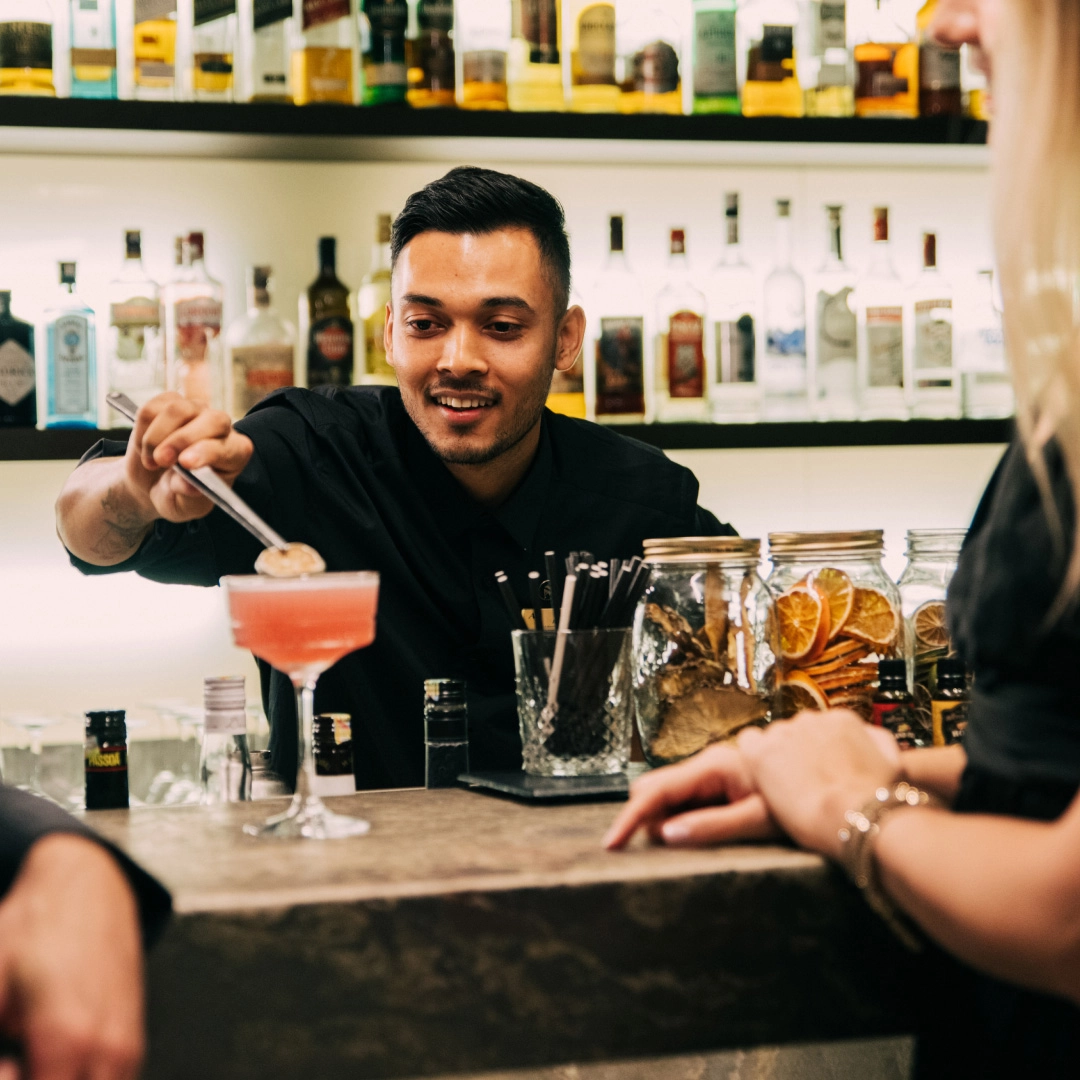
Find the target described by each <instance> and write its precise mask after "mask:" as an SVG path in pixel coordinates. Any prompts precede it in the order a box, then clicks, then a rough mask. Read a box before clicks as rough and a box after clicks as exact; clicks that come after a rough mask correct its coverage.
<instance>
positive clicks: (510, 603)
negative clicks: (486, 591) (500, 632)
mask: <svg viewBox="0 0 1080 1080" xmlns="http://www.w3.org/2000/svg"><path fill="white" fill-rule="evenodd" d="M495 581H496V582H497V583H498V586H499V592H500V594H501V595H502V598H503V603H504V604H505V605H506V613H507V615H509V616H510V625H511V626H512V627H513V628H514V629H515V630H526V629H528V628H527V627H526V625H525V620H524V619H523V618H522V617H521V608H520V607H518V602H517V597H515V596H514V590H513V589H512V588H510V579H509V578H508V577H507V576H506V574H504V573H503V571H502V570H497V571H496V572H495Z"/></svg>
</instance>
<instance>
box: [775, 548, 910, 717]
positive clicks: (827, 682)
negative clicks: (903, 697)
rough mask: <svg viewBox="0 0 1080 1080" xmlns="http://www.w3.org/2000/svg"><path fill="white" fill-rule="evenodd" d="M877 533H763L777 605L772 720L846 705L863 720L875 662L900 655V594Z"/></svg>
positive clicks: (869, 712) (868, 708)
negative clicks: (883, 561) (888, 571)
mask: <svg viewBox="0 0 1080 1080" xmlns="http://www.w3.org/2000/svg"><path fill="white" fill-rule="evenodd" d="M884 548H885V543H884V538H883V534H882V531H881V530H880V529H872V530H867V531H865V532H830V533H794V532H791V533H769V558H770V559H771V560H772V565H773V569H772V573H771V574H770V575H769V578H768V585H769V588H770V589H771V590H772V594H773V600H774V603H775V606H776V627H777V629H776V634H777V661H776V666H777V677H776V697H775V699H774V704H773V716H774V717H785V716H793V715H794V714H795V713H797V712H798V711H799V710H800V709H828V708H834V707H837V706H846V707H847V708H850V709H854V710H855V711H856V712H857V713H859V714H860V715H862V716H863V717H864V718H865V719H867V720H869V719H870V718H871V715H872V709H871V702H872V701H873V697H874V689H875V686H876V683H877V662H878V660H882V659H885V658H886V657H893V656H899V655H901V651H902V649H903V634H902V632H901V618H900V594H899V592H898V591H897V588H896V586H895V585H894V584H893V583H892V581H891V580H890V579H889V577H888V575H887V574H886V573H885V570H884V569H883V567H882V565H881V556H882V553H883V551H884Z"/></svg>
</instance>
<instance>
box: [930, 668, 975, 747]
mask: <svg viewBox="0 0 1080 1080" xmlns="http://www.w3.org/2000/svg"><path fill="white" fill-rule="evenodd" d="M930 711H931V715H932V717H933V723H934V745H935V746H951V745H952V744H953V743H959V742H963V741H964V731H965V730H966V729H967V713H968V686H967V668H966V667H965V666H964V661H963V660H958V659H956V658H955V657H946V658H945V659H944V660H939V661H938V663H937V689H936V690H935V691H934V695H933V697H932V698H931V700H930Z"/></svg>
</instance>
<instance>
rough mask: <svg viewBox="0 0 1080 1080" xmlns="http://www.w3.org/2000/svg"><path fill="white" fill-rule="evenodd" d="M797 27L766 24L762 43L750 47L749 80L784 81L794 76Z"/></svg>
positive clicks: (748, 61) (747, 75)
mask: <svg viewBox="0 0 1080 1080" xmlns="http://www.w3.org/2000/svg"><path fill="white" fill-rule="evenodd" d="M794 62H795V29H794V27H791V26H766V27H763V29H762V35H761V43H760V44H755V45H752V46H751V47H750V55H749V57H748V59H747V68H746V78H747V81H749V82H783V81H784V79H791V78H793V77H794V74H795V69H794Z"/></svg>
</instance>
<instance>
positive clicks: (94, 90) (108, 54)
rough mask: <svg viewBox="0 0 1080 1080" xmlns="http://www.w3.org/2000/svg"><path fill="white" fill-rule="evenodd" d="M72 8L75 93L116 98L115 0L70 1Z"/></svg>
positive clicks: (72, 81)
mask: <svg viewBox="0 0 1080 1080" xmlns="http://www.w3.org/2000/svg"><path fill="white" fill-rule="evenodd" d="M68 2H69V5H70V9H71V96H72V97H76V98H114V97H116V6H115V3H114V0H68Z"/></svg>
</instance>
